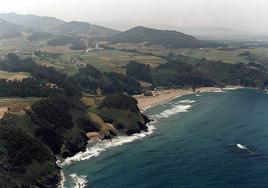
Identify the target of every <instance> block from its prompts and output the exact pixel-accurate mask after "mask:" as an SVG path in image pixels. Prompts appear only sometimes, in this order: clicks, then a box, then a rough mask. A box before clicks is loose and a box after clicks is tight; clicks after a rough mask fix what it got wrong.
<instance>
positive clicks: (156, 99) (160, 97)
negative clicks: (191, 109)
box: [133, 85, 244, 111]
mask: <svg viewBox="0 0 268 188" xmlns="http://www.w3.org/2000/svg"><path fill="white" fill-rule="evenodd" d="M242 88H244V87H242V86H231V85H230V86H226V87H225V88H218V87H200V88H196V90H195V92H193V90H192V89H168V90H162V91H152V96H144V95H135V96H133V97H134V98H135V99H136V100H137V101H138V107H139V108H140V110H141V111H145V110H146V109H148V108H152V107H154V106H157V105H159V104H161V103H163V102H167V101H170V100H173V99H175V98H178V97H182V96H185V95H189V94H199V93H209V92H223V91H224V90H236V89H242Z"/></svg>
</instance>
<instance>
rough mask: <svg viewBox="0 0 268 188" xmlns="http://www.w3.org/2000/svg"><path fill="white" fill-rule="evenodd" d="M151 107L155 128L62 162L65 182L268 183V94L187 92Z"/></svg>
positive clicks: (196, 187)
mask: <svg viewBox="0 0 268 188" xmlns="http://www.w3.org/2000/svg"><path fill="white" fill-rule="evenodd" d="M146 114H147V115H149V116H150V117H151V118H154V119H155V120H156V121H155V122H153V123H152V124H150V125H149V126H150V131H149V133H146V134H140V135H134V136H132V137H124V136H123V137H119V138H117V139H116V140H114V141H113V143H110V142H104V143H100V144H98V145H96V146H94V147H93V148H92V147H91V148H90V149H88V151H87V152H85V153H84V154H81V153H80V154H78V155H76V156H75V157H73V158H70V159H68V160H66V161H65V162H64V163H62V164H61V165H62V168H63V172H64V177H65V180H64V187H66V188H71V187H79V186H80V187H81V188H82V187H92V188H132V187H133V188H165V187H167V188H267V187H268V95H267V94H264V93H259V92H257V91H255V90H248V89H242V90H235V91H226V92H222V93H202V94H199V95H188V96H184V97H180V98H176V99H174V100H173V101H170V102H166V103H163V104H161V105H159V106H157V107H154V108H151V109H149V110H147V111H146ZM239 144H240V145H239Z"/></svg>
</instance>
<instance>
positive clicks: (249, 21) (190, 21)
mask: <svg viewBox="0 0 268 188" xmlns="http://www.w3.org/2000/svg"><path fill="white" fill-rule="evenodd" d="M0 12H3V13H4V12H5V13H6V12H16V13H23V14H28V13H31V14H37V15H45V16H55V17H58V18H61V19H64V20H67V21H69V20H81V21H87V22H91V23H101V24H106V25H109V26H114V27H119V26H120V27H122V26H124V27H127V26H134V25H176V26H181V27H230V28H234V29H238V30H248V31H256V32H262V33H268V21H267V20H268V0H0Z"/></svg>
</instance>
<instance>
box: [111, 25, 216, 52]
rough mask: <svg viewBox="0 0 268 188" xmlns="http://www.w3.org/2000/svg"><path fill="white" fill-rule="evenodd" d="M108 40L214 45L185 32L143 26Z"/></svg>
mask: <svg viewBox="0 0 268 188" xmlns="http://www.w3.org/2000/svg"><path fill="white" fill-rule="evenodd" d="M108 40H109V41H110V42H112V43H142V42H147V43H148V44H151V45H162V46H165V47H171V48H199V47H206V46H210V45H212V44H210V43H208V42H206V41H201V40H198V39H196V38H195V37H193V36H190V35H186V34H184V33H180V32H176V31H170V30H157V29H151V28H146V27H141V26H139V27H135V28H132V29H130V30H128V31H126V32H123V33H119V34H117V35H115V36H112V37H110V38H109V39H108Z"/></svg>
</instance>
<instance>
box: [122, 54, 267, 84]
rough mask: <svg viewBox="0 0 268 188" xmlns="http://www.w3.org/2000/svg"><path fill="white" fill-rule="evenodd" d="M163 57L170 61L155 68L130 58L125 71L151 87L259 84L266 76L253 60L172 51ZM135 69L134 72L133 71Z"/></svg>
mask: <svg viewBox="0 0 268 188" xmlns="http://www.w3.org/2000/svg"><path fill="white" fill-rule="evenodd" d="M166 59H167V60H168V61H169V63H167V64H162V65H160V66H158V67H155V68H148V67H146V69H145V68H144V67H145V65H142V64H140V63H137V62H135V63H133V62H130V63H129V64H128V65H127V74H128V75H131V76H133V77H135V78H136V79H138V80H145V81H149V82H151V83H152V84H153V87H158V86H167V87H201V86H205V87H207V86H224V85H242V86H248V87H262V86H263V85H264V83H265V81H266V80H267V79H268V74H267V72H266V71H265V69H264V67H263V66H261V65H258V64H256V63H253V62H252V63H249V64H242V63H238V64H235V65H233V64H226V63H223V62H214V61H208V60H206V59H195V58H190V57H185V56H173V55H171V56H169V57H166ZM141 69H143V71H142V70H141ZM144 70H146V71H144ZM136 72H137V74H135V73H136ZM144 78H146V79H144Z"/></svg>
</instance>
